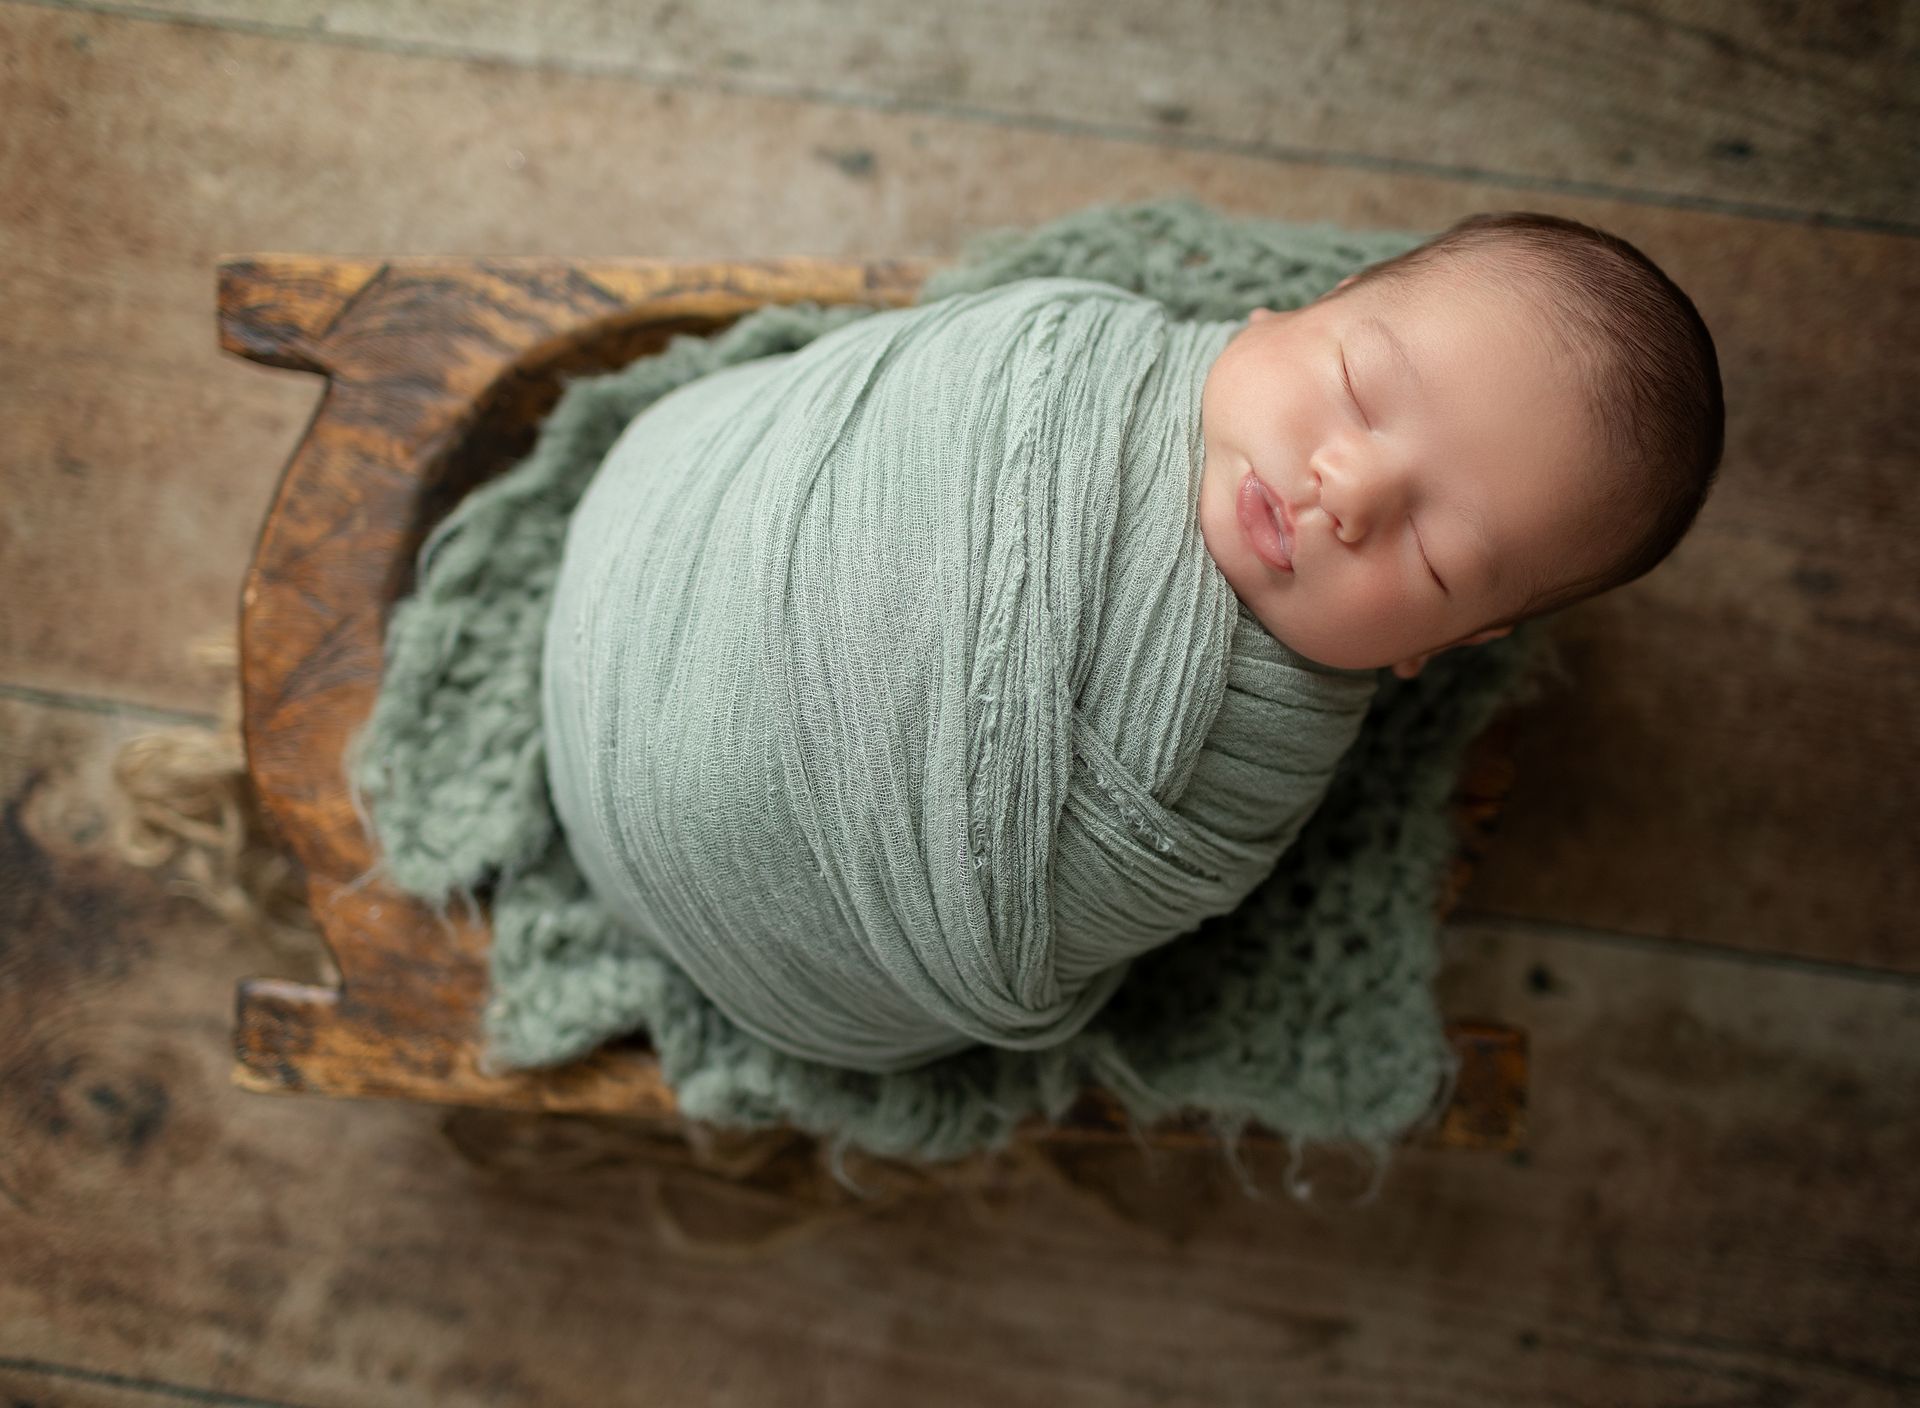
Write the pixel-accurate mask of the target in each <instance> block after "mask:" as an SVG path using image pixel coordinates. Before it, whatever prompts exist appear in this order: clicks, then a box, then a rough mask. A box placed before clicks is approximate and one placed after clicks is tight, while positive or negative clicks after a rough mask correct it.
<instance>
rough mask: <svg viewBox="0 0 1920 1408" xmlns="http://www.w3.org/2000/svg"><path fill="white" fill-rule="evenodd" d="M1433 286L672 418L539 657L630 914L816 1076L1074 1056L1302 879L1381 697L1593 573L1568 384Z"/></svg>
mask: <svg viewBox="0 0 1920 1408" xmlns="http://www.w3.org/2000/svg"><path fill="white" fill-rule="evenodd" d="M1444 276H1445V271H1437V272H1430V273H1425V274H1422V275H1421V276H1420V278H1419V279H1416V280H1410V281H1408V282H1407V284H1406V286H1405V287H1401V286H1398V285H1391V286H1389V285H1385V284H1383V285H1382V286H1380V287H1377V288H1374V287H1366V286H1361V285H1356V286H1354V287H1351V288H1350V287H1349V286H1348V285H1346V284H1343V285H1342V286H1341V289H1340V290H1338V291H1337V292H1335V293H1333V294H1330V295H1329V296H1327V297H1326V298H1323V299H1322V300H1320V301H1319V302H1317V303H1316V304H1314V305H1311V306H1309V307H1308V308H1305V309H1301V310H1299V311H1297V312H1294V313H1284V314H1283V313H1276V312H1270V311H1262V312H1259V313H1256V314H1255V315H1254V316H1253V317H1252V318H1251V319H1248V320H1245V321H1239V320H1236V321H1232V322H1199V323H1192V322H1180V321H1177V320H1174V319H1172V318H1171V317H1170V316H1169V315H1168V314H1167V312H1166V310H1165V309H1164V308H1163V307H1162V306H1161V305H1159V304H1158V303H1156V302H1154V301H1153V300H1150V299H1146V298H1144V297H1141V296H1139V295H1135V294H1132V293H1129V292H1126V291H1124V290H1121V289H1118V288H1115V287H1113V286H1110V285H1106V284H1101V283H1097V282H1094V281H1090V280H1084V279H1071V278H1043V279H1028V280H1022V281H1019V282H1016V283H1011V284H1003V285H1000V286H997V287H995V288H992V289H988V290H986V291H984V292H980V293H971V294H961V295H955V296H953V297H950V298H946V299H942V300H939V301H937V302H933V303H928V304H924V305H920V306H918V307H914V308H907V309H898V310H892V311H889V312H885V313H878V314H874V315H871V316H868V317H865V318H861V319H858V320H856V321H854V322H852V323H850V324H848V325H846V326H843V327H840V328H838V329H836V330H834V331H832V332H830V333H827V334H825V335H823V336H821V337H819V338H817V339H815V340H814V341H813V342H811V343H809V344H807V345H806V346H805V347H802V348H801V349H799V350H798V351H797V352H794V353H790V354H783V355H781V356H776V357H769V358H763V359H760V360H758V361H754V362H749V363H745V364H741V365H738V366H734V367H731V368H729V369H727V370H724V371H721V372H718V373H714V374H711V375H709V376H706V377H703V378H700V379H699V380H697V381H695V382H692V383H689V384H688V385H686V386H683V387H681V388H680V389H678V390H677V391H675V392H673V393H671V394H669V395H668V396H666V397H663V398H661V399H660V400H659V401H657V402H655V403H654V404H653V405H652V406H650V407H649V408H648V409H647V410H646V411H645V412H643V413H642V414H641V415H640V416H638V417H637V418H636V419H635V420H634V421H633V423H632V424H631V425H629V427H628V428H627V430H626V432H625V433H624V434H623V435H622V436H621V438H620V440H619V441H618V443H616V444H615V446H614V447H613V449H612V450H611V451H610V452H609V454H608V455H607V457H606V459H605V461H604V462H603V463H602V465H601V467H600V469H599V471H598V472H597V473H596V476H595V478H594V481H593V482H592V484H590V485H589V487H588V489H587V492H586V494H585V495H584V496H583V498H582V499H581V501H580V504H579V506H578V508H577V509H576V510H575V513H574V516H573V518H572V520H571V523H570V525H569V532H568V537H567V543H566V548H565V553H564V556H563V560H562V563H561V566H560V571H559V574H558V578H557V581H556V586H555V595H554V604H553V610H552V614H551V616H550V618H549V623H548V629H547V636H546V650H545V657H544V661H543V676H542V703H543V718H544V725H545V731H546V744H547V756H548V775H549V781H550V784H551V789H552V795H553V801H554V806H555V811H556V813H557V815H558V817H559V819H560V821H561V825H562V828H563V831H564V833H565V835H566V839H567V843H568V846H569V849H570V850H571V851H572V853H573V856H574V858H575V860H576V861H577V862H578V864H579V867H580V869H581V871H582V873H583V875H584V876H585V877H586V878H587V880H588V882H589V883H590V884H591V885H592V887H593V888H594V890H595V891H596V893H597V895H598V897H599V898H600V899H601V901H602V902H603V903H605V904H606V905H607V907H608V908H609V909H611V910H612V911H613V912H614V913H616V914H618V915H620V916H622V918H623V919H624V920H625V921H626V922H627V923H629V924H630V925H631V926H632V928H633V929H634V931H635V932H636V933H637V934H639V935H640V936H642V937H643V938H644V939H646V940H647V941H649V942H652V943H654V944H657V945H658V946H659V947H660V948H661V949H662V950H663V951H664V952H666V953H667V954H668V955H669V956H670V957H671V958H672V959H673V960H674V961H675V962H676V963H677V964H678V965H679V966H680V967H681V968H682V969H683V970H684V971H685V972H686V973H687V974H688V976H689V977H690V978H691V979H692V980H693V981H694V982H695V983H696V985H698V986H699V987H700V988H701V989H702V991H703V992H704V993H705V994H706V996H707V997H708V998H709V999H710V1000H711V1001H712V1002H713V1003H714V1004H715V1006H716V1007H718V1008H719V1009H720V1010H721V1011H722V1012H724V1013H726V1014H727V1016H728V1017H729V1018H730V1019H731V1020H733V1021H734V1022H736V1023H737V1024H739V1025H740V1026H742V1027H743V1028H745V1029H746V1030H749V1031H751V1032H753V1033H755V1034H756V1035H758V1036H760V1037H761V1038H762V1039H764V1040H766V1041H767V1042H769V1043H770V1044H772V1045H774V1046H776V1047H778V1048H780V1049H782V1050H785V1051H788V1052H790V1053H792V1054H795V1055H799V1056H802V1057H807V1058H810V1059H814V1060H818V1061H822V1062H826V1063H829V1064H834V1065H841V1066H848V1067H853V1068H856V1069H863V1070H870V1071H887V1070H897V1069H903V1068H906V1067H910V1066H913V1065H917V1064H919V1063H921V1062H924V1061H926V1060H929V1059H931V1058H933V1057H937V1056H940V1055H943V1054H946V1053H948V1052H951V1051H955V1050H959V1049H961V1048H963V1047H965V1046H968V1045H971V1044H973V1043H976V1042H985V1043H989V1044H993V1045H999V1046H1005V1047H1014V1048H1020V1047H1027V1048H1031V1047H1042V1046H1049V1045H1053V1044H1056V1043H1058V1042H1061V1041H1063V1040H1065V1039H1066V1038H1068V1037H1069V1036H1071V1035H1072V1034H1073V1033H1074V1032H1076V1031H1077V1030H1079V1028H1080V1027H1081V1026H1083V1025H1084V1024H1085V1023H1086V1021H1087V1020H1088V1019H1089V1018H1090V1017H1091V1016H1092V1015H1093V1013H1094V1012H1096V1011H1097V1010H1098V1009H1099V1008H1100V1006H1101V1005H1103V1004H1104V1002H1105V1001H1106V1000H1107V999H1108V998H1109V997H1110V996H1111V994H1112V992H1113V990H1114V989H1115V987H1117V985H1118V984H1119V982H1120V981H1121V979H1122V977H1123V976H1124V974H1125V971H1126V968H1127V965H1128V963H1129V962H1130V961H1131V959H1132V958H1133V957H1134V956H1136V955H1138V954H1139V953H1141V952H1144V951H1145V950H1147V949H1150V948H1152V947H1154V946H1156V945H1158V944H1161V943H1165V942H1167V941H1169V940H1172V939H1175V938H1177V937H1179V936H1180V935H1182V934H1185V933H1188V932H1190V931H1191V930H1193V929H1194V928H1196V927H1197V926H1198V925H1199V924H1200V922H1201V921H1202V920H1204V919H1205V918H1207V917H1209V916H1211V915H1215V914H1221V913H1225V912H1226V911H1228V910H1230V909H1232V908H1234V907H1235V906H1236V905H1237V904H1238V903H1239V902H1240V901H1241V900H1242V899H1244V898H1245V896H1246V895H1247V894H1248V893H1249V892H1250V891H1251V890H1252V889H1253V888H1254V887H1255V886H1256V885H1257V884H1258V883H1259V881H1260V880H1261V879H1263V878H1264V877H1265V876H1266V875H1267V874H1268V873H1269V872H1270V871H1271V869H1272V866H1273V863H1274V861H1275V860H1276V859H1277V858H1278V857H1279V855H1280V854H1281V853H1283V852H1284V850H1285V849H1286V847H1287V846H1289V845H1290V844H1291V843H1292V842H1293V840H1294V839H1295V838H1296V836H1297V834H1298V832H1299V830H1300V828H1301V827H1302V826H1303V825H1304V823H1305V821H1306V820H1307V818H1308V817H1309V816H1310V815H1311V813H1312V811H1313V810H1314V808H1315V806H1316V805H1317V804H1318V802H1319V801H1320V799H1321V797H1322V796H1323V795H1324V793H1325V790H1326V787H1327V785H1328V783H1329V782H1330V780H1331V778H1332V775H1333V773H1334V770H1335V768H1336V766H1337V765H1338V762H1339V760H1340V758H1341V756H1342V755H1343V754H1344V753H1345V752H1346V750H1347V749H1348V748H1349V747H1350V746H1351V744H1352V742H1353V740H1354V739H1355V737H1356V736H1357V735H1358V732H1359V729H1360V726H1361V724H1362V723H1363V721H1364V718H1365V715H1366V712H1367V708H1368V705H1369V703H1370V701H1371V699H1372V697H1373V695H1374V694H1375V692H1376V690H1377V688H1378V685H1379V675H1378V670H1379V668H1380V667H1382V666H1387V665H1392V666H1394V667H1395V668H1396V669H1397V670H1398V671H1399V672H1400V673H1402V674H1411V673H1413V672H1415V671H1417V670H1418V669H1419V668H1420V666H1421V664H1423V663H1424V661H1425V659H1426V658H1427V657H1428V656H1430V655H1431V654H1432V653H1434V652H1435V651H1436V650H1439V649H1443V648H1445V647H1446V646H1448V645H1450V644H1454V643H1458V642H1462V641H1467V640H1481V639H1488V638H1491V637H1492V636H1494V635H1498V634H1502V633H1504V631H1505V630H1506V629H1509V628H1510V623H1509V622H1502V621H1500V620H1499V619H1498V618H1499V617H1500V615H1501V614H1502V613H1503V612H1510V611H1515V610H1521V609H1524V608H1525V606H1526V605H1527V603H1528V602H1529V601H1532V600H1538V599H1539V597H1540V593H1541V583H1542V580H1543V574H1547V573H1550V572H1551V571H1552V569H1553V567H1554V565H1555V558H1554V557H1553V552H1554V550H1555V548H1556V547H1563V546H1565V545H1566V544H1567V542H1568V541H1569V540H1577V538H1578V532H1577V530H1578V527H1579V524H1580V522H1581V519H1582V515H1583V514H1585V513H1587V512H1588V511H1589V509H1590V506H1591V504H1592V503H1593V502H1595V498H1594V496H1593V495H1592V494H1591V493H1589V492H1587V490H1588V488H1589V485H1588V482H1587V481H1586V480H1585V479H1584V478H1583V474H1584V473H1585V472H1586V470H1587V468H1588V466H1589V465H1590V464H1591V463H1592V459H1591V457H1590V456H1583V450H1584V448H1585V447H1584V444H1583V439H1582V428H1583V424H1584V423H1583V420H1582V417H1581V415H1580V408H1579V402H1578V399H1577V397H1576V396H1575V394H1574V392H1573V390H1572V387H1573V385H1574V384H1575V383H1574V382H1572V381H1570V380H1561V379H1558V378H1557V374H1556V373H1555V372H1554V371H1553V370H1552V368H1553V366H1554V365H1557V364H1555V363H1550V362H1543V361H1542V360H1541V359H1539V358H1537V357H1536V356H1535V355H1534V349H1533V348H1532V347H1531V345H1530V343H1529V339H1528V337H1527V335H1526V334H1525V332H1524V330H1522V329H1520V328H1518V327H1516V319H1515V309H1516V308H1517V307H1518V306H1519V305H1518V304H1517V302H1509V303H1508V304H1507V305H1506V306H1505V307H1504V310H1503V308H1502V307H1501V306H1499V299H1498V298H1497V297H1496V298H1493V299H1492V300H1491V301H1490V300H1489V298H1488V297H1487V296H1486V295H1485V293H1484V291H1481V290H1478V289H1477V288H1468V287H1465V286H1460V287H1454V286H1450V285H1448V284H1446V283H1445V281H1444ZM1349 283H1350V284H1351V283H1352V281H1349ZM1516 297H1517V296H1516ZM1522 321H1523V320H1522ZM1402 351H1404V352H1405V353H1406V355H1405V356H1404V357H1402V356H1401V355H1400V353H1401V352H1402ZM1461 358H1470V359H1472V361H1471V363H1470V364H1467V365H1463V364H1461V363H1460V361H1459V360H1458V359H1461ZM1476 368H1477V369H1478V370H1476ZM1489 374H1490V375H1489ZM1483 377H1484V378H1485V379H1483ZM1343 398H1344V399H1343ZM1508 398H1513V399H1508ZM1523 423H1524V424H1525V426H1527V427H1530V428H1522V426H1523ZM1422 573H1424V574H1425V575H1422Z"/></svg>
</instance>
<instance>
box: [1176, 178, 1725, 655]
mask: <svg viewBox="0 0 1920 1408" xmlns="http://www.w3.org/2000/svg"><path fill="white" fill-rule="evenodd" d="M1724 423H1725V412H1724V410H1723V406H1722V401H1721V388H1720V368H1719V361H1718V359H1717V357H1716V355H1715V352H1714V346H1713V339H1712V337H1711V336H1710V335H1709V333H1708V332H1707V328H1706V325H1705V323H1703V322H1702V321H1701V318H1700V315H1699V313H1698V312H1697V311H1696V310H1695V309H1694V306H1693V303H1692V301H1691V300H1690V299H1688V297H1687V296H1686V294H1684V293H1682V292H1681V291H1680V289H1679V288H1677V287H1676V286H1675V285H1674V283H1673V282H1672V280H1670V279H1668V278H1667V276H1666V275H1665V274H1663V273H1662V272H1661V271H1660V270H1659V269H1658V268H1657V267H1656V266H1655V265H1654V264H1653V263H1652V261H1651V260H1649V259H1647V257H1646V256H1645V255H1643V254H1641V253H1640V251H1639V250H1637V249H1635V248H1634V247H1633V246H1632V245H1630V244H1628V243H1626V241H1624V240H1621V239H1619V238H1617V237H1616V236H1613V235H1609V234H1606V233H1604V232H1602V231H1599V230H1596V229H1593V228H1592V227H1591V226H1587V225H1582V224H1579V223H1578V222H1575V221H1572V220H1565V219H1561V218H1560V217H1558V216H1552V215H1542V214H1537V213H1533V212H1516V211H1509V212H1500V213H1493V214H1483V215H1474V216H1470V217H1468V218H1467V219H1465V220H1462V221H1460V222H1458V223H1457V224H1455V225H1453V226H1452V227H1451V228H1449V229H1447V230H1446V231H1444V232H1442V233H1441V234H1439V235H1437V236H1435V237H1434V238H1433V239H1431V240H1428V241H1427V242H1426V243H1425V244H1423V245H1420V246H1419V247H1418V248H1415V249H1412V250H1409V251H1408V252H1407V253H1405V254H1402V255H1398V256H1396V257H1395V258H1393V259H1390V260H1386V261H1384V262H1382V263H1379V264H1375V265H1371V266H1369V267H1368V268H1365V269H1363V270H1361V271H1360V272H1358V273H1356V274H1353V275H1350V276H1349V277H1348V278H1346V279H1344V280H1342V281H1341V283H1340V285H1339V286H1338V287H1337V288H1336V289H1334V290H1332V291H1330V292H1328V293H1326V294H1323V295H1322V296H1321V297H1320V298H1318V299H1316V300H1315V301H1314V302H1313V303H1311V304H1308V305H1307V306H1305V307H1302V308H1298V309H1294V310H1291V311H1287V312H1274V311H1272V310H1269V309H1264V308H1263V309H1259V310H1256V311H1255V312H1254V314H1253V316H1252V318H1251V319H1250V320H1249V322H1248V324H1247V326H1246V327H1245V328H1243V329H1242V330H1241V331H1240V332H1238V333H1236V334H1235V335H1234V337H1233V340H1232V341H1231V342H1229V343H1228V344H1227V346H1226V348H1225V349H1224V350H1223V351H1222V352H1221V354H1220V355H1219V357H1218V358H1217V359H1216V360H1215V361H1214V363H1213V366H1212V367H1211V368H1210V369H1209V371H1208V373H1207V379H1206V385H1205V390H1204V392H1203V394H1202V398H1201V424H1202V436H1203V440H1204V442H1205V448H1206V471H1205V476H1204V479H1203V481H1202V485H1201V492H1200V529H1201V533H1202V535H1203V536H1204V537H1205V539H1206V543H1207V548H1208V551H1209V552H1210V553H1211V554H1212V556H1213V559H1214V561H1215V563H1217V564H1218V565H1219V567H1220V569H1221V571H1222V572H1223V573H1224V574H1225V575H1226V578H1227V580H1228V582H1229V583H1230V584H1231V585H1232V587H1233V589H1234V592H1235V593H1236V594H1237V595H1238V596H1239V598H1240V600H1241V601H1243V602H1244V603H1246V606H1247V608H1248V609H1249V610H1250V611H1251V612H1252V613H1253V614H1254V615H1255V616H1256V617H1257V618H1258V619H1259V620H1260V622H1261V624H1262V625H1264V626H1265V627H1266V628H1267V630H1268V631H1270V632H1271V633H1272V634H1273V635H1274V636H1276V637H1277V638H1279V639H1280V640H1281V641H1283V642H1285V643H1286V644H1287V645H1289V646H1291V647H1292V648H1293V649H1295V650H1296V651H1298V652H1299V653H1300V654H1302V655H1305V656H1307V657H1308V658H1309V659H1312V660H1318V661H1320V662H1321V663H1323V664H1327V665H1334V666H1339V667H1342V668H1348V669H1371V668H1376V667H1379V666H1383V665H1392V666H1393V667H1394V669H1395V672H1396V673H1397V674H1400V675H1402V676H1404V677H1411V676H1412V675H1414V674H1417V673H1418V672H1419V670H1420V667H1421V666H1422V665H1424V664H1425V663H1426V660H1427V659H1428V657H1429V656H1431V655H1434V654H1436V653H1438V652H1439V651H1442V650H1445V649H1447V648H1448V647H1450V646H1454V645H1470V644H1477V643H1479V642H1480V641H1484V640H1490V639H1492V638H1494V637H1496V636H1503V635H1505V634H1507V632H1508V631H1510V630H1511V629H1512V628H1513V627H1514V625H1516V624H1517V623H1519V622H1520V621H1523V620H1525V619H1527V618H1529V617H1533V616H1540V615H1544V614H1546V613H1547V612H1550V611H1555V610H1558V609H1560V608H1561V607H1564V606H1568V605H1571V604H1572V603H1574V602H1576V601H1581V600H1584V599H1586V598H1587V597H1591V596H1597V595H1599V594H1600V593H1602V592H1605V591H1609V590H1611V589H1612V588H1614V587H1617V586H1621V585H1623V584H1625V583H1627V582H1631V581H1633V580H1634V579H1635V578H1637V577H1639V576H1641V575H1642V574H1644V573H1646V572H1648V571H1649V570H1651V569H1652V568H1653V567H1654V566H1655V565H1656V564H1657V563H1659V562H1660V561H1661V560H1662V559H1664V558H1665V557H1666V556H1667V555H1668V554H1669V553H1670V552H1672V551H1673V548H1674V546H1675V545H1676V544H1677V543H1678V542H1679V541H1680V539H1681V538H1682V537H1683V536H1684V535H1685V533H1686V531H1687V529H1688V528H1689V527H1690V526H1691V525H1692V523H1693V520H1694V516H1695V515H1696V514H1697V513H1698V512H1699V509H1700V505H1701V504H1702V503H1703V502H1704V501H1705V499H1706V496H1707V491H1708V489H1709V488H1710V487H1711V485H1712V483H1713V480H1714V476H1715V474H1716V472H1717V470H1718V468H1719V463H1720V455H1721V447H1722V443H1723V439H1724ZM1263 490H1264V491H1265V494H1266V495H1270V496H1271V499H1272V502H1273V505H1274V509H1275V510H1277V513H1270V511H1269V509H1268V508H1267V506H1266V505H1267V501H1266V499H1265V498H1264V497H1263V493H1262V491H1263Z"/></svg>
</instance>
